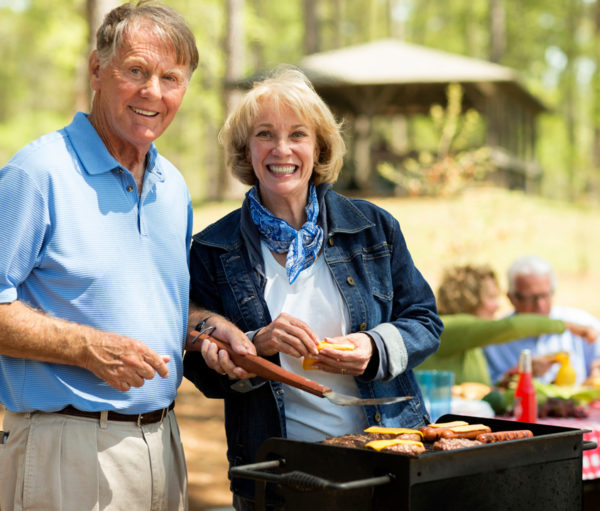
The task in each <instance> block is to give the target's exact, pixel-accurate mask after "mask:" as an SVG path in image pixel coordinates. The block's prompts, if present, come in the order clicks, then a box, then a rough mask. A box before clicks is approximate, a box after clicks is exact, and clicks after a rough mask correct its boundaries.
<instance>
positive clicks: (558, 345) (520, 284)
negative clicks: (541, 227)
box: [484, 256, 600, 384]
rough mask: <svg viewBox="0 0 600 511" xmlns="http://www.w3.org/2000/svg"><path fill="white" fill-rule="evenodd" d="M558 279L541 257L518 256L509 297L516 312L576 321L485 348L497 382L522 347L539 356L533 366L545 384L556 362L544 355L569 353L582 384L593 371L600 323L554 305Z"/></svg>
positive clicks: (551, 377)
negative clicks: (557, 330)
mask: <svg viewBox="0 0 600 511" xmlns="http://www.w3.org/2000/svg"><path fill="white" fill-rule="evenodd" d="M555 289H556V278H555V276H554V271H553V269H552V266H551V265H550V263H549V262H548V261H546V260H544V259H542V258H541V257H536V256H525V257H521V258H519V259H517V260H516V261H515V262H514V263H513V264H512V265H511V267H510V268H509V270H508V298H509V299H510V301H511V303H512V304H513V306H514V308H515V314H517V315H518V314H524V313H529V314H543V315H545V316H548V317H550V318H553V319H560V320H562V321H564V322H568V323H576V324H577V325H583V326H576V325H574V326H573V328H571V327H570V328H569V329H567V330H565V331H564V332H563V333H560V334H559V333H554V334H544V335H539V336H537V337H533V336H532V337H527V338H524V339H519V340H517V341H512V342H507V343H504V344H495V345H493V346H486V347H485V348H484V352H485V356H486V359H487V362H488V366H489V370H490V376H491V378H492V381H493V382H495V381H497V380H498V379H500V378H502V376H503V375H504V373H505V372H506V371H508V370H510V369H512V368H514V367H515V366H516V365H517V364H518V361H519V354H520V353H521V351H522V350H523V349H530V350H531V353H532V355H534V356H538V357H537V358H536V359H535V363H534V366H533V373H534V376H535V377H537V378H539V379H540V380H541V381H543V382H545V383H551V382H553V381H554V378H555V377H556V372H557V370H558V366H557V364H555V363H554V361H553V359H552V357H541V356H542V355H551V354H555V353H558V352H566V353H568V354H569V357H570V362H571V365H572V366H573V367H574V369H575V372H576V383H577V384H582V383H584V381H585V380H586V379H587V378H588V377H589V376H590V374H591V372H592V366H593V361H594V360H595V359H596V358H599V356H600V352H599V351H598V350H600V343H599V342H597V340H598V337H599V335H600V322H599V321H598V320H597V319H596V318H594V317H593V316H592V315H591V314H589V313H587V312H585V311H582V310H579V309H575V308H571V307H562V306H557V305H552V297H553V294H554V290H555Z"/></svg>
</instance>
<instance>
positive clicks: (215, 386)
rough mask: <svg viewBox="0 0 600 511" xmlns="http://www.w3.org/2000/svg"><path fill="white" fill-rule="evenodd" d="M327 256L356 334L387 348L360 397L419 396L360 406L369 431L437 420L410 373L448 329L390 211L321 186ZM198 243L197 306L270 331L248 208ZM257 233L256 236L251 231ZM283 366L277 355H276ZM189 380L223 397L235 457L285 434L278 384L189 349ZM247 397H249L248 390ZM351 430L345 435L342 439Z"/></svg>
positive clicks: (246, 456) (249, 459)
mask: <svg viewBox="0 0 600 511" xmlns="http://www.w3.org/2000/svg"><path fill="white" fill-rule="evenodd" d="M318 193H319V197H320V199H321V200H320V202H321V208H320V209H321V215H320V224H321V225H322V227H323V230H324V236H325V237H324V239H325V241H324V243H323V252H322V257H324V258H325V261H326V263H327V265H328V267H329V269H330V270H331V273H332V275H333V277H334V280H335V282H336V284H337V286H338V288H339V290H340V293H341V295H342V297H343V299H344V301H345V303H346V306H347V308H348V311H349V315H350V322H351V329H350V331H351V332H358V331H364V332H366V333H368V334H370V335H371V336H372V337H373V338H375V339H376V340H378V341H379V342H377V345H378V346H380V347H381V346H384V350H385V353H383V355H384V356H383V357H382V358H383V359H384V360H386V364H385V367H384V373H383V375H382V374H381V371H379V376H383V377H382V378H379V379H376V380H371V381H365V379H363V378H357V385H358V389H359V393H360V395H361V397H364V398H369V397H383V396H397V395H410V396H414V399H412V400H409V401H405V402H401V403H395V404H393V405H384V406H365V407H363V409H364V413H365V416H366V418H367V422H368V424H369V425H379V426H386V427H394V426H396V427H400V426H401V427H409V428H418V427H420V426H423V425H425V424H426V423H427V422H428V421H429V420H430V419H429V416H428V414H427V411H426V408H425V406H424V404H423V399H422V396H421V393H420V391H419V387H418V384H417V383H416V380H415V377H414V374H413V372H412V369H413V368H414V367H415V366H418V365H419V364H420V363H421V362H423V360H425V358H426V357H427V356H429V355H430V354H432V353H434V352H435V351H436V350H437V349H438V346H439V342H440V340H439V336H440V333H441V331H442V328H443V326H442V322H441V321H440V319H439V317H438V316H437V311H436V305H435V298H434V296H433V293H432V291H431V288H430V287H429V285H428V284H427V282H426V281H425V279H424V278H423V277H422V275H421V274H420V272H419V271H418V270H417V269H416V267H415V266H414V264H413V261H412V258H411V256H410V253H409V251H408V249H407V247H406V243H405V241H404V237H403V235H402V232H401V230H400V225H399V224H398V222H397V221H396V220H395V219H394V218H393V217H392V216H391V215H390V214H389V213H387V212H386V211H384V210H382V209H381V208H379V207H377V206H375V205H374V204H372V203H369V202H367V201H364V200H360V199H353V198H347V197H344V196H342V195H339V194H338V193H336V192H334V191H332V190H331V189H329V186H328V185H320V186H319V187H318ZM247 201H248V199H246V200H245V201H244V204H243V205H242V208H241V209H238V210H236V211H233V212H232V213H230V214H229V215H227V216H225V217H224V218H222V219H221V220H219V221H218V222H216V223H215V224H213V225H211V226H209V227H207V228H206V229H205V230H204V231H202V232H200V233H199V234H196V235H195V236H194V238H193V243H192V248H191V253H190V273H191V282H192V290H191V299H192V300H193V301H194V302H195V303H197V304H198V305H200V306H201V307H204V308H206V309H209V310H212V311H215V312H218V313H219V314H222V315H224V316H226V317H228V318H229V319H230V320H232V321H233V322H234V323H235V324H236V325H237V326H238V327H239V328H241V329H242V330H244V331H245V332H252V331H256V330H257V329H259V328H261V327H263V326H264V325H267V324H268V323H270V322H271V320H272V318H271V317H270V315H269V310H268V308H267V305H266V302H265V300H264V297H263V292H262V290H263V289H264V277H263V275H264V272H263V262H262V257H261V256H260V248H259V244H260V238H259V235H258V232H257V231H255V227H254V224H253V223H252V221H251V220H249V211H248V205H247ZM253 230H254V232H253ZM270 360H272V361H273V362H275V363H279V357H278V356H277V355H275V356H273V357H270ZM184 371H185V372H184V374H185V376H186V377H187V378H188V379H190V380H191V381H192V382H193V383H194V384H195V385H196V386H197V387H198V388H199V389H200V390H201V391H202V392H203V393H204V394H205V395H206V396H207V397H211V398H224V399H225V428H226V433H227V442H228V453H227V456H228V459H229V462H230V464H232V465H241V464H247V463H253V462H254V461H255V457H256V452H257V450H258V448H259V447H260V445H261V444H262V443H263V442H264V441H265V440H266V439H267V438H269V437H285V436H286V434H285V431H286V430H285V414H284V404H283V388H282V385H281V384H280V383H278V382H273V381H269V382H263V384H258V385H251V384H250V383H249V382H244V383H246V385H235V384H234V385H233V388H232V381H231V380H229V378H227V377H226V376H220V375H218V374H217V373H216V372H215V371H212V370H210V369H208V368H207V367H206V365H205V363H204V360H203V358H202V356H201V355H200V353H198V352H187V353H186V356H185V360H184ZM240 390H248V391H247V392H241V391H240ZM344 433H347V431H340V434H344ZM253 488H254V483H253V482H251V481H248V480H237V479H234V480H233V481H232V491H233V492H234V493H235V494H238V495H242V496H251V495H252V493H253Z"/></svg>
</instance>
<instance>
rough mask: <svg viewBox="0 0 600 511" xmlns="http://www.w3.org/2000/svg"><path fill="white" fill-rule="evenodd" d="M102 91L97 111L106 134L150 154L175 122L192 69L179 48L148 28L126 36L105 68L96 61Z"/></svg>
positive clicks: (96, 86) (93, 67)
mask: <svg viewBox="0 0 600 511" xmlns="http://www.w3.org/2000/svg"><path fill="white" fill-rule="evenodd" d="M90 71H91V82H90V83H91V86H92V89H93V90H94V91H95V92H96V98H95V100H94V110H93V115H94V117H95V118H98V119H97V120H98V122H99V124H100V125H101V127H102V135H103V137H104V138H105V139H108V142H109V144H110V145H111V146H112V147H114V148H115V149H116V150H117V151H119V150H122V149H123V148H126V147H128V146H134V147H135V148H136V149H138V150H140V151H142V152H145V151H147V149H148V147H149V146H150V144H151V143H152V142H153V141H154V140H156V139H157V138H158V137H159V136H160V135H161V134H162V133H163V132H164V131H165V129H166V128H167V126H169V124H170V123H171V121H172V120H173V117H174V116H175V114H176V113H177V110H178V109H179V106H180V105H181V102H182V100H183V96H184V94H185V91H186V89H187V84H188V74H189V69H188V67H187V66H186V65H184V64H178V63H177V60H176V56H175V53H174V51H173V50H172V49H171V48H169V47H165V46H164V45H163V44H162V43H161V42H160V41H159V40H158V39H157V37H156V36H155V35H153V34H152V32H151V31H150V30H145V29H144V28H143V27H141V28H140V29H138V30H137V31H135V32H134V33H133V34H132V35H129V36H126V37H125V40H124V41H123V45H122V47H121V48H120V50H119V51H118V52H117V54H116V55H115V56H114V57H113V59H112V61H111V62H110V63H109V64H107V65H106V66H104V67H100V63H99V61H98V58H97V56H96V55H95V53H94V54H93V55H92V58H91V59H90Z"/></svg>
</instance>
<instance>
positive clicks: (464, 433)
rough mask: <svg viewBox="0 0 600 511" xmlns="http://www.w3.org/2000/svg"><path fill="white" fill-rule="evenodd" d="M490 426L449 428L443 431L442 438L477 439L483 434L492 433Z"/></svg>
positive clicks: (478, 425)
mask: <svg viewBox="0 0 600 511" xmlns="http://www.w3.org/2000/svg"><path fill="white" fill-rule="evenodd" d="M491 431H492V430H491V429H490V427H489V426H485V425H484V424H470V425H469V426H459V427H456V428H448V429H447V430H444V431H442V434H441V435H440V438H469V439H476V438H477V436H478V435H481V434H483V433H491Z"/></svg>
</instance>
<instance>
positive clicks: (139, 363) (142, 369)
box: [84, 333, 171, 392]
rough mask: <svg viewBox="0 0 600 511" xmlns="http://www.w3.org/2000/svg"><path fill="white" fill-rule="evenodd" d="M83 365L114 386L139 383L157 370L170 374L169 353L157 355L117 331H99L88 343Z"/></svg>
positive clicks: (135, 385)
mask: <svg viewBox="0 0 600 511" xmlns="http://www.w3.org/2000/svg"><path fill="white" fill-rule="evenodd" d="M87 353H88V356H87V358H86V360H85V362H84V367H85V368H86V369H88V370H89V371H91V372H92V373H94V374H95V375H96V376H97V377H98V378H100V379H102V380H104V381H105V382H106V383H108V384H109V385H110V386H111V387H114V388H115V389H117V390H121V391H124V392H125V391H128V390H129V389H130V388H131V387H141V386H142V385H143V384H144V382H145V381H146V380H151V379H152V378H154V377H155V376H156V374H157V373H158V375H159V376H161V377H162V378H166V377H167V376H168V375H169V369H168V367H167V363H168V362H169V361H170V360H171V357H169V356H168V355H159V354H158V353H156V352H155V351H153V350H151V349H150V348H149V347H148V346H146V345H145V344H144V343H143V342H141V341H137V340H135V339H131V338H129V337H124V336H121V335H117V334H111V333H106V334H104V335H99V336H98V338H97V339H94V340H93V341H92V342H90V343H89V344H88V347H87Z"/></svg>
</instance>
